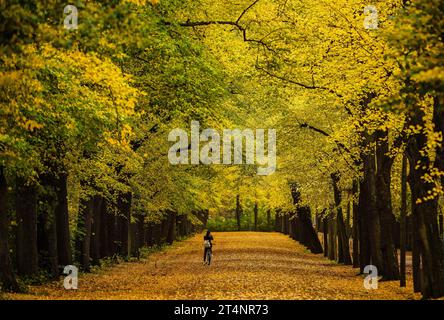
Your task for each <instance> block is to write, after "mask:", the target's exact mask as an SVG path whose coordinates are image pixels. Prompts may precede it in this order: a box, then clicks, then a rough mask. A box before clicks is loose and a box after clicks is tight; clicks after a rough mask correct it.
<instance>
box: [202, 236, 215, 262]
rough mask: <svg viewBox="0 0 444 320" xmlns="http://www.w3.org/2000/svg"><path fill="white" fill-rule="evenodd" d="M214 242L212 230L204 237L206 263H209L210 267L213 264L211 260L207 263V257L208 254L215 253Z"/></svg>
mask: <svg viewBox="0 0 444 320" xmlns="http://www.w3.org/2000/svg"><path fill="white" fill-rule="evenodd" d="M211 241H213V235H212V234H211V231H210V230H207V233H206V234H205V236H204V247H205V250H204V257H203V258H204V262H205V263H208V265H209V264H210V263H211V259H208V262H207V261H206V257H207V253H210V254H212V253H213V250H212V249H213V243H212V242H211Z"/></svg>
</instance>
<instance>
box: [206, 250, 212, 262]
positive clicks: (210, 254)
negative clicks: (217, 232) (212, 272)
mask: <svg viewBox="0 0 444 320" xmlns="http://www.w3.org/2000/svg"><path fill="white" fill-rule="evenodd" d="M212 257H213V254H212V253H211V250H208V252H207V261H208V265H210V264H211V258H212Z"/></svg>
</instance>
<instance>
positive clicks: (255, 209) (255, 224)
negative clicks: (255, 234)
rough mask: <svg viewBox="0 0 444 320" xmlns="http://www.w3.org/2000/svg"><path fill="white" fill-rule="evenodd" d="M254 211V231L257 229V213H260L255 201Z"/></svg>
mask: <svg viewBox="0 0 444 320" xmlns="http://www.w3.org/2000/svg"><path fill="white" fill-rule="evenodd" d="M253 212H254V231H257V214H258V207H257V202H255V203H254V208H253Z"/></svg>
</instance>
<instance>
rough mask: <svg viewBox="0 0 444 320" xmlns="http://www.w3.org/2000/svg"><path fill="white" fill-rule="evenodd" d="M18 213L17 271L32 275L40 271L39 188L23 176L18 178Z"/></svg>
mask: <svg viewBox="0 0 444 320" xmlns="http://www.w3.org/2000/svg"><path fill="white" fill-rule="evenodd" d="M16 214H17V238H16V241H17V246H16V253H17V271H18V274H20V275H23V276H31V277H32V276H35V275H37V273H38V254H37V190H36V187H35V186H34V185H32V184H27V183H26V182H25V181H24V180H23V179H21V178H17V190H16Z"/></svg>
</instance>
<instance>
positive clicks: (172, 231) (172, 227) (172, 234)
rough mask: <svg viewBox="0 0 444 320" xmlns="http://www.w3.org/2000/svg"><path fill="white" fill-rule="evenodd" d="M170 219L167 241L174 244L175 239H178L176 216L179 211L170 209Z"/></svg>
mask: <svg viewBox="0 0 444 320" xmlns="http://www.w3.org/2000/svg"><path fill="white" fill-rule="evenodd" d="M168 215H169V219H168V231H167V238H166V241H167V243H168V244H172V243H173V242H174V240H176V216H177V213H176V212H173V211H170V212H169V213H168Z"/></svg>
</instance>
